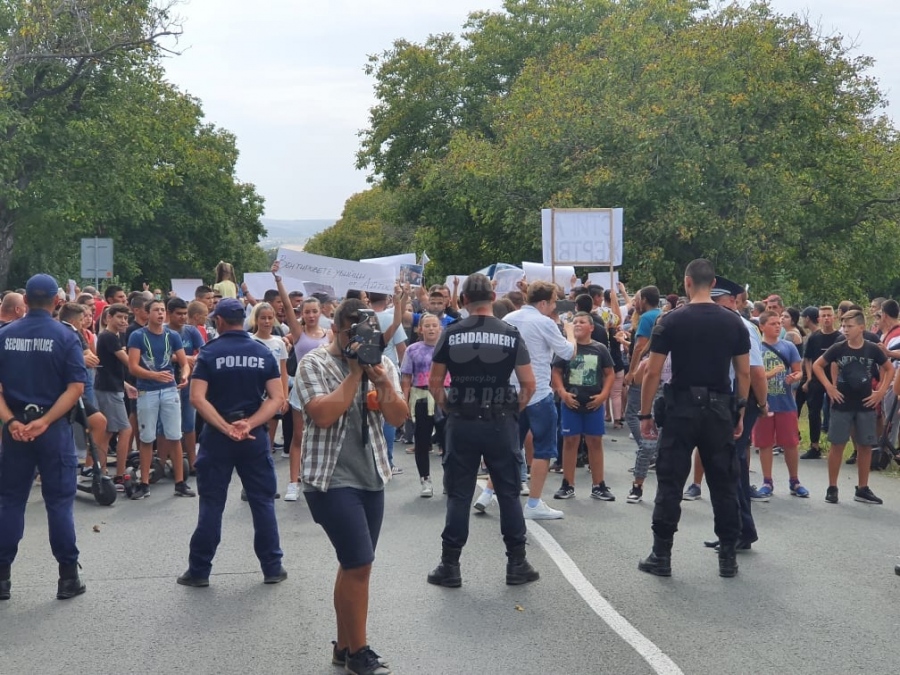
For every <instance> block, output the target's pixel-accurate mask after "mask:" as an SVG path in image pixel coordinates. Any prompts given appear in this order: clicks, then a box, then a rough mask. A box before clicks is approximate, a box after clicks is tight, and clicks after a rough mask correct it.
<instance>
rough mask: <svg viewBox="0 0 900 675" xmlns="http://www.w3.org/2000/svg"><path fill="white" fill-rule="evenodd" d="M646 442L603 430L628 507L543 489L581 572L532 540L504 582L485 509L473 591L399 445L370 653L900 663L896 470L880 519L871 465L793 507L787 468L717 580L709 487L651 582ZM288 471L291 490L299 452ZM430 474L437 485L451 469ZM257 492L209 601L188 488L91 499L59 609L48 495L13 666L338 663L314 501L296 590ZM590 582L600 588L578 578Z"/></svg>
mask: <svg viewBox="0 0 900 675" xmlns="http://www.w3.org/2000/svg"><path fill="white" fill-rule="evenodd" d="M633 447H634V446H633V442H632V441H630V440H628V438H627V433H626V432H614V433H613V434H611V435H610V436H608V437H607V441H606V452H607V459H606V470H607V482H608V483H609V485H610V486H611V488H612V489H613V491H614V492H615V494H616V496H617V501H616V502H614V503H602V502H596V501H594V500H591V499H590V498H589V477H588V474H587V473H586V472H585V471H584V470H579V473H578V477H577V486H576V487H577V490H578V493H577V497H576V498H575V499H574V500H570V501H567V502H554V501H553V500H552V499H551V496H552V492H553V491H554V490H555V489H556V488H557V487H558V480H559V478H558V477H556V476H552V477H551V480H550V482H549V483H550V484H548V486H547V488H546V490H545V498H547V499H548V501H549V502H550V503H551V504H552V505H553V506H557V507H559V508H562V509H563V510H564V511H565V512H566V518H565V519H564V520H560V521H552V522H544V523H541V524H540V527H541V528H543V530H544V531H545V532H546V533H547V534H548V535H549V536H550V537H552V540H555V542H557V543H558V544H559V546H560V547H561V549H562V551H563V552H564V553H563V554H562V557H566V556H567V557H568V558H570V560H571V563H572V564H570V565H568V567H566V569H567V572H568V575H569V578H567V577H566V576H564V574H563V572H562V571H561V569H560V568H559V567H558V566H557V563H556V561H557V560H558V559H560V554H559V552H557V553H556V554H555V557H551V556H550V554H549V553H548V552H547V550H545V549H544V548H543V547H542V546H541V544H540V543H539V542H538V541H537V540H536V537H535V536H534V535H532V536H531V537H530V544H529V558H530V559H531V561H532V562H533V564H534V565H535V566H536V567H537V568H538V569H539V570H540V571H541V574H542V578H541V580H540V581H539V582H537V583H534V584H530V585H527V586H524V587H507V586H506V585H505V584H504V565H505V557H504V553H503V544H502V540H501V539H500V533H499V517H498V513H497V512H496V506H494V507H493V510H492V511H489V512H488V513H487V514H486V515H483V516H473V519H472V520H473V522H472V533H471V538H470V541H469V544H468V546H467V547H466V549H465V552H464V554H463V560H462V562H463V579H464V583H463V587H462V588H461V589H456V590H453V589H442V588H436V587H432V586H429V585H428V584H427V583H426V582H425V574H426V573H427V572H428V570H429V569H431V567H433V566H434V564H435V563H436V562H437V559H438V555H439V550H440V530H441V527H442V523H443V517H444V500H443V499H442V498H441V497H440V495H437V496H436V497H435V498H434V499H430V500H427V499H421V498H419V496H418V480H417V478H416V477H415V475H414V474H415V466H414V462H413V459H412V456H410V455H407V454H405V452H404V446H402V445H399V444H398V446H397V452H396V461H397V463H398V464H399V465H400V466H402V467H403V468H404V469H405V470H406V473H405V474H404V475H402V476H399V477H397V478H396V479H395V480H393V481H392V482H391V484H390V485H389V486H388V488H387V490H388V492H387V510H386V515H385V524H384V529H383V532H382V538H381V542H380V544H379V549H378V559H377V561H376V563H375V572H374V575H373V585H372V597H371V605H370V621H369V636H370V641H371V643H372V645H373V646H374V647H375V649H376V650H377V651H379V653H381V654H382V655H383V656H384V657H386V658H387V659H388V660H389V661H390V663H391V665H392V667H393V669H394V672H396V673H430V674H435V675H438V674H448V675H450V674H457V673H460V674H462V673H478V672H490V673H517V674H523V675H530V674H535V675H537V674H540V673H580V672H589V673H615V674H622V675H630V674H644V673H653V672H659V673H678V672H683V673H716V674H722V673H726V674H727V673H758V672H771V671H777V672H784V673H798V674H799V673H816V674H820V673H823V672H826V673H832V672H833V673H857V672H859V673H863V672H864V673H867V674H869V675H877V674H882V673H883V674H885V675H887V674H892V675H893V674H895V673H897V672H898V671H900V665H898V664H900V661H898V658H897V656H896V651H897V648H896V645H895V644H894V643H895V642H896V639H897V636H898V635H900V603H898V598H900V577H897V576H895V575H894V573H893V566H894V564H895V563H897V562H898V554H900V536H898V527H897V523H898V519H900V480H898V479H897V477H896V476H890V475H886V476H882V475H876V476H874V477H873V479H872V481H871V485H872V488H873V490H874V491H875V492H876V493H877V494H878V495H879V496H881V497H883V498H884V500H885V505H884V506H880V507H879V506H867V505H863V504H858V503H855V502H853V501H852V488H853V486H854V485H855V483H856V481H855V477H856V474H855V468H854V467H843V469H842V475H841V479H840V486H841V488H842V490H841V491H842V495H841V497H842V501H841V503H840V504H839V505H836V506H833V505H829V504H826V503H825V501H824V494H825V487H826V475H825V462H824V461H823V460H817V461H806V462H802V464H801V476H800V477H801V479H802V480H803V482H804V484H805V485H806V486H807V487H808V488H809V489H810V490H811V491H812V497H811V498H810V499H806V500H803V499H798V498H794V497H790V496H789V495H788V494H787V473H786V470H785V468H784V465H783V462H782V461H781V460H776V470H775V474H776V475H775V478H776V495H775V497H774V498H773V500H772V501H771V502H770V503H768V504H756V505H754V513H755V516H756V518H757V523H758V527H759V531H760V536H761V540H760V542H759V543H758V544H757V545H754V549H753V550H752V551H751V552H748V553H746V554H743V555H741V556H740V558H739V562H740V565H741V569H740V574H739V575H738V577H737V578H735V579H721V578H719V577H718V575H717V562H716V558H715V553H713V552H711V551H710V550H708V549H705V548H703V546H702V543H701V542H702V540H703V539H704V538H709V537H710V536H711V535H712V514H711V509H710V506H709V501H708V499H706V498H705V497H706V494H705V486H704V498H703V499H701V500H699V501H696V502H692V503H688V502H685V503H684V515H683V518H682V526H681V531H680V532H679V534H678V536H677V538H676V543H675V550H674V552H673V567H674V576H673V577H672V578H671V579H658V578H655V577H651V576H648V575H645V574H642V573H641V572H639V571H638V570H637V560H638V558H639V557H641V556H643V555H645V554H646V553H647V552H648V550H649V546H650V542H651V535H650V513H651V510H652V495H653V494H654V491H655V483H654V477H653V474H651V476H650V478H649V479H648V482H647V485H646V488H647V489H646V490H645V501H644V502H643V503H642V504H638V505H630V504H626V503H625V496H626V494H627V492H628V488H629V486H630V476H629V474H628V473H627V468H628V467H629V466H630V465H631V460H632V457H633ZM276 464H277V467H278V471H279V476H280V477H281V478H282V480H281V481H280V484H281V486H282V489H283V487H284V484H285V483H286V480H285V479H286V475H287V461H286V460H282V459H280V458H279V459H278V460H276ZM433 465H434V474H435V478H436V480H435V484H436V485H440V481H439V477H440V469H439V466H438V463H437V460H436V458H435V460H434V462H433ZM754 468H758V464H756V461H755V458H754ZM755 476H756V479H757V480H759V477H758V474H755ZM239 490H240V485H239V484H238V481H237V479H235V481H234V482H233V483H232V487H231V493H230V497H231V498H230V500H229V503H228V506H227V508H226V513H225V519H224V531H223V540H222V545H221V547H220V549H219V552H218V555H217V558H216V563H215V566H214V569H213V576H212V578H211V586H210V587H209V588H208V589H191V588H184V587H181V586H178V585H176V583H175V578H176V577H177V576H178V575H179V574H180V573H181V572H183V571H184V570H185V569H186V566H187V546H188V541H189V539H190V536H191V532H192V531H193V526H194V524H195V519H196V511H197V503H196V500H187V499H179V498H175V497H174V496H172V484H171V482H170V481H165V482H161V483H159V484H157V485H156V486H154V487H153V489H152V492H151V496H150V498H149V499H147V500H144V501H142V502H129V501H124V500H123V501H120V502H118V503H117V504H116V505H115V506H113V507H111V508H104V507H100V506H97V505H95V504H94V503H93V501H92V499H91V498H90V497H89V496H88V495H79V497H78V499H77V505H76V523H77V527H78V537H79V539H78V543H79V547H80V548H81V552H82V556H81V561H82V564H83V566H84V570H83V575H84V578H85V580H86V582H87V584H88V592H87V593H86V594H85V595H83V596H81V597H78V598H75V599H73V600H70V601H65V602H62V601H58V600H56V599H55V589H56V576H57V574H56V564H55V561H54V560H53V559H52V557H51V555H50V551H49V545H48V543H47V538H46V520H45V515H44V511H43V506H42V501H41V496H40V491H39V489H38V488H35V490H34V491H33V492H32V496H31V503H30V506H29V509H28V512H27V524H26V535H25V539H24V540H23V542H22V545H21V547H20V552H19V557H18V560H17V562H16V564H15V565H14V567H13V598H12V600H10V601H8V602H2V603H0V674H2V675H7V674H12V673H16V674H18V673H41V674H44V673H67V674H79V673H97V674H102V673H121V672H131V673H157V672H185V673H198V674H199V673H242V674H243V673H302V674H305V673H310V674H319V673H324V674H329V673H335V672H340V671H339V670H338V669H337V668H334V667H333V666H331V665H330V646H331V645H330V640H332V639H333V638H334V627H333V610H332V606H331V588H332V583H333V578H334V573H335V570H336V561H335V559H334V556H333V553H332V549H331V547H330V545H329V543H328V541H327V539H326V538H325V536H324V534H323V533H322V531H321V530H320V528H319V527H318V526H317V525H315V524H314V523H313V522H312V520H311V518H310V516H309V513H308V510H307V508H306V505H305V503H304V501H303V500H302V499H301V500H300V501H298V502H295V503H286V502H283V501H279V502H278V504H277V506H276V509H277V513H278V516H279V525H280V529H281V536H282V545H283V548H284V550H285V560H284V563H285V567H286V568H287V569H288V571H289V573H290V578H289V579H288V580H287V581H286V582H285V583H283V584H280V585H277V586H264V585H263V584H262V577H261V574H260V572H259V568H258V566H257V562H256V558H255V556H254V555H253V550H252V527H251V522H250V514H249V509H248V507H247V504H246V503H243V502H241V501H240V499H239V497H238V495H239ZM438 492H439V490H438ZM647 495H649V498H648V497H647ZM95 526H97V527H96V529H97V530H99V531H94V530H95ZM538 534H540V533H539V532H538ZM564 566H565V563H564ZM573 569H574V573H575V575H576V576H577V575H579V574H580V575H583V578H582V581H581V582H578V581H577V580H576V582H575V584H574V585H573V583H572V582H570V579H571V578H572V574H573ZM576 587H577V590H576ZM598 598H600V599H599V600H598ZM604 599H605V601H608V603H609V605H611V607H606V608H605V609H604V607H603V606H601V607H600V609H599V610H598V611H599V613H600V614H598V613H597V612H595V609H594V608H597V607H598V603H599V605H603V600H604ZM600 615H603V616H604V617H605V619H606V620H604V619H603V618H601V616H600ZM626 638H628V641H626ZM633 644H634V645H637V648H635V647H634V646H632V645H633ZM645 657H646V658H645ZM666 657H668V659H666ZM648 659H649V660H648ZM651 663H652V664H654V665H651Z"/></svg>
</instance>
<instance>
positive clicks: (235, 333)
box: [178, 298, 287, 587]
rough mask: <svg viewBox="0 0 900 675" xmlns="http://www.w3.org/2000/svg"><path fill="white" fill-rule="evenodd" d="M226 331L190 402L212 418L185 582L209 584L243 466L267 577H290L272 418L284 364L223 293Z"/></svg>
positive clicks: (197, 377) (208, 349)
mask: <svg viewBox="0 0 900 675" xmlns="http://www.w3.org/2000/svg"><path fill="white" fill-rule="evenodd" d="M211 316H212V317H213V318H214V320H215V322H216V331H217V332H218V335H219V337H217V338H216V339H215V340H212V341H210V342H209V343H207V344H206V345H205V346H204V347H203V348H202V349H201V350H200V353H199V354H198V355H197V362H196V365H195V367H194V371H193V374H192V378H191V404H192V405H193V406H194V407H195V408H196V409H197V412H198V413H199V414H200V416H201V417H203V420H204V421H205V422H206V424H204V426H203V431H202V432H201V442H200V450H199V452H198V454H197V461H196V462H195V464H194V467H195V468H196V470H197V492H198V493H199V495H200V510H199V514H198V517H197V529H196V530H194V535H193V536H192V537H191V550H190V556H189V558H188V569H187V571H186V572H185V573H184V574H182V575H181V576H180V577H178V583H179V584H181V585H182V586H195V587H205V586H209V573H210V570H212V561H213V556H215V554H216V548H217V547H218V545H219V541H220V540H221V538H222V512H223V511H224V510H225V499H226V497H227V495H228V484H229V483H230V482H231V474H232V473H233V472H234V470H235V469H237V473H238V476H240V479H241V482H242V483H243V485H244V490H245V491H246V493H247V501H248V502H249V503H250V510H251V511H252V513H253V529H254V531H255V537H254V540H253V545H254V548H255V550H256V557H257V558H259V562H260V566H261V567H262V572H263V582H264V583H267V584H277V583H279V582H281V581H284V580H285V579H287V572H286V571H285V569H284V567H282V566H281V558H282V555H283V554H282V551H281V542H280V540H279V537H278V523H277V522H276V520H275V499H274V497H273V495H274V494H275V492H276V489H277V484H276V478H275V464H274V463H273V461H272V452H271V448H270V447H269V432H268V430H267V426H266V425H267V424H268V422H269V420H270V419H272V417H273V416H274V415H275V413H276V412H278V411H279V410H280V409H281V406H282V405H283V404H284V391H283V390H282V384H281V371H280V369H279V366H278V362H277V361H276V360H275V357H274V356H272V352H270V351H269V349H268V348H267V347H266V346H265V345H263V344H261V343H259V342H257V341H256V340H254V339H253V338H252V337H250V335H249V334H248V333H247V332H246V331H245V330H244V308H243V306H242V305H241V303H240V302H239V301H238V300H235V299H234V298H223V299H222V300H221V301H220V302H219V304H218V306H217V307H216V310H215V312H213V314H212V315H211Z"/></svg>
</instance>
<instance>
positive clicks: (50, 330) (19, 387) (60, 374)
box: [0, 275, 87, 598]
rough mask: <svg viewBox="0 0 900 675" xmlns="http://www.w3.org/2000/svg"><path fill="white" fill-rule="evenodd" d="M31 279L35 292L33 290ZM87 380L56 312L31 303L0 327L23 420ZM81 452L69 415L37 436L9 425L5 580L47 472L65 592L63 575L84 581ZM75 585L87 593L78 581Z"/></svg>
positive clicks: (7, 378)
mask: <svg viewBox="0 0 900 675" xmlns="http://www.w3.org/2000/svg"><path fill="white" fill-rule="evenodd" d="M35 278H36V277H32V280H29V286H28V290H32V281H33V280H34V279H35ZM37 278H40V281H41V282H42V283H43V284H45V286H46V288H45V289H43V290H44V293H43V295H45V296H49V295H50V289H51V288H53V294H54V295H55V293H56V281H55V280H53V279H52V277H49V276H47V275H37ZM86 381H87V370H86V368H85V365H84V354H83V352H82V349H81V343H80V342H79V340H78V336H77V335H76V334H75V333H74V332H72V330H71V329H70V328H68V327H66V326H63V325H62V324H61V323H59V322H58V321H55V320H54V319H53V317H52V316H51V315H50V312H48V311H46V310H43V309H30V310H29V312H28V314H27V315H26V316H25V317H23V318H22V319H19V320H18V321H14V322H12V323H10V324H7V325H6V326H4V327H3V328H2V329H0V386H2V387H3V392H2V396H3V398H4V400H5V401H6V404H7V406H9V409H10V410H11V411H12V413H13V414H14V415H15V418H16V419H18V420H19V421H21V422H28V421H32V420H35V419H37V418H39V417H41V416H42V415H43V414H44V413H45V412H46V411H48V410H49V409H50V408H51V407H52V406H53V404H54V403H56V401H57V399H59V397H60V396H61V395H62V394H63V393H64V392H65V390H66V388H67V387H68V386H69V385H70V384H73V383H82V384H83V383H84V382H86ZM77 467H78V457H77V455H76V452H75V442H74V436H73V434H72V425H71V422H70V420H69V418H68V417H67V416H64V417H62V418H61V419H59V420H57V421H56V422H54V423H53V424H51V425H50V426H49V427H48V428H47V430H46V431H45V432H44V433H43V434H41V435H40V436H38V437H37V438H35V439H34V440H33V441H27V442H22V441H15V440H13V438H12V436H11V435H10V432H9V426H8V425H6V426H4V428H3V450H2V452H0V581H7V584H6V585H7V589H6V592H5V593H0V597H2V596H3V595H5V596H6V597H8V579H9V569H10V566H11V565H12V563H13V561H14V560H15V557H16V553H17V552H18V548H19V541H21V539H22V535H23V534H24V531H25V505H26V503H27V502H28V495H29V493H30V491H31V486H32V483H33V482H34V476H35V469H37V471H38V473H40V476H41V494H42V495H43V498H44V506H45V508H46V509H47V523H48V529H49V535H50V548H51V550H52V551H53V556H54V557H55V558H56V560H57V562H58V563H59V569H60V578H61V582H60V591H59V593H58V597H61V598H62V597H71V595H73V594H77V593H75V592H74V591H73V589H69V591H73V592H72V593H68V591H66V593H64V592H63V591H64V589H63V582H62V580H63V579H71V580H77V579H78V567H77V564H78V547H77V546H76V545H75V518H74V514H73V510H74V502H75V492H76V483H77V477H76V472H77ZM74 590H77V592H82V591H83V590H84V586H83V584H81V582H80V581H79V582H78V583H77V584H75V588H74Z"/></svg>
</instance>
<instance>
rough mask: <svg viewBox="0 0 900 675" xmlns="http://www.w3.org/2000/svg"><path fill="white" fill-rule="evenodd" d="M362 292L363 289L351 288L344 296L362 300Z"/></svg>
mask: <svg viewBox="0 0 900 675" xmlns="http://www.w3.org/2000/svg"><path fill="white" fill-rule="evenodd" d="M362 294H363V292H362V291H358V290H356V289H354V288H351V289H350V290H349V291H347V295H345V296H344V297H345V298H347V299H350V300H361V299H362Z"/></svg>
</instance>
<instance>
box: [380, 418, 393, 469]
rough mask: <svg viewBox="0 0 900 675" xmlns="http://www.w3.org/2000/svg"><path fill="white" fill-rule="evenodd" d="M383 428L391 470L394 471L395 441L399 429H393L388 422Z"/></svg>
mask: <svg viewBox="0 0 900 675" xmlns="http://www.w3.org/2000/svg"><path fill="white" fill-rule="evenodd" d="M382 428H383V429H384V441H385V443H387V449H388V464H390V465H391V468H392V469H393V468H394V439H395V438H396V436H397V429H396V427H392V426H391V425H390V424H388V423H387V422H385V423H384V425H383V427H382Z"/></svg>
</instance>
